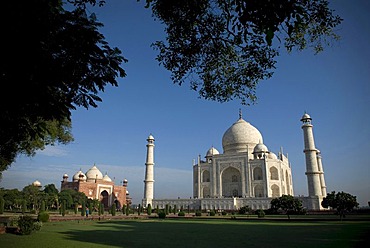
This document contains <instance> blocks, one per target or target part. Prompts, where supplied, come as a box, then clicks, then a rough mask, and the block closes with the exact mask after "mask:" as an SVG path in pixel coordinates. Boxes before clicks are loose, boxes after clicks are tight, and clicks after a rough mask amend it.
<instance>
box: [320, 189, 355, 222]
mask: <svg viewBox="0 0 370 248" xmlns="http://www.w3.org/2000/svg"><path fill="white" fill-rule="evenodd" d="M358 205H359V204H358V202H357V200H356V196H353V195H351V194H349V193H346V192H343V191H342V192H337V193H335V191H332V192H331V193H328V194H327V196H326V197H324V199H323V201H322V202H321V206H322V207H323V208H329V207H330V208H332V209H335V210H336V211H337V213H338V214H339V217H340V219H341V220H342V219H343V217H345V215H346V214H347V213H349V212H351V211H352V210H353V209H354V208H356V207H358Z"/></svg>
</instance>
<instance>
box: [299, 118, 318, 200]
mask: <svg viewBox="0 0 370 248" xmlns="http://www.w3.org/2000/svg"><path fill="white" fill-rule="evenodd" d="M311 120H312V118H311V117H310V116H309V115H308V114H307V113H305V114H304V115H303V116H302V119H301V121H302V123H303V125H302V129H303V136H304V150H303V152H304V154H305V156H306V175H307V183H308V196H322V188H321V183H320V175H321V174H322V172H320V171H319V165H318V161H317V152H318V150H317V149H316V147H315V141H314V137H313V130H312V127H313V126H312V124H311Z"/></svg>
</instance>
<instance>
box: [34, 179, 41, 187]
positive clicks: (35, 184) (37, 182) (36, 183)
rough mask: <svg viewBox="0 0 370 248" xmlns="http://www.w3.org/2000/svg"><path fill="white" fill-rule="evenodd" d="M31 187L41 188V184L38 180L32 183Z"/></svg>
mask: <svg viewBox="0 0 370 248" xmlns="http://www.w3.org/2000/svg"><path fill="white" fill-rule="evenodd" d="M32 185H33V186H35V187H41V183H40V182H39V181H38V180H36V181H34V182H33V183H32Z"/></svg>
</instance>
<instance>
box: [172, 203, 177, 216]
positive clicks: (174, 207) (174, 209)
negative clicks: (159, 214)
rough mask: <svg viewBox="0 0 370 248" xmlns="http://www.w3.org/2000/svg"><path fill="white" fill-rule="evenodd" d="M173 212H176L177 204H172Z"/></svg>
mask: <svg viewBox="0 0 370 248" xmlns="http://www.w3.org/2000/svg"><path fill="white" fill-rule="evenodd" d="M173 213H174V214H176V213H177V206H176V205H174V206H173Z"/></svg>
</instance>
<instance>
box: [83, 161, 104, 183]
mask: <svg viewBox="0 0 370 248" xmlns="http://www.w3.org/2000/svg"><path fill="white" fill-rule="evenodd" d="M86 177H87V181H92V180H95V179H103V173H101V171H100V170H99V169H98V167H96V165H94V166H93V167H91V168H90V169H89V170H88V171H87V172H86Z"/></svg>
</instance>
